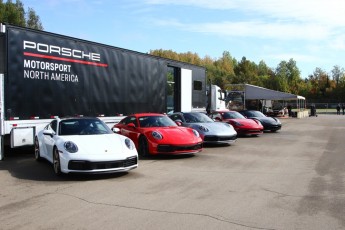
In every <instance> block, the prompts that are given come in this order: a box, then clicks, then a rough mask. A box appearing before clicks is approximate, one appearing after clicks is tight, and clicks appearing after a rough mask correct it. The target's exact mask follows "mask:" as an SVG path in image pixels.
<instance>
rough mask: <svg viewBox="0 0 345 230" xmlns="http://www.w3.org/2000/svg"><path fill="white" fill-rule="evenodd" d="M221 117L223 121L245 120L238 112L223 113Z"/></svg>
mask: <svg viewBox="0 0 345 230" xmlns="http://www.w3.org/2000/svg"><path fill="white" fill-rule="evenodd" d="M222 115H223V118H224V119H245V117H244V116H243V115H242V114H240V113H239V112H224V113H222Z"/></svg>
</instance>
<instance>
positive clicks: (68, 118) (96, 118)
mask: <svg viewBox="0 0 345 230" xmlns="http://www.w3.org/2000/svg"><path fill="white" fill-rule="evenodd" d="M71 119H77V120H86V119H95V120H100V119H99V118H98V117H61V118H58V120H60V121H65V120H71Z"/></svg>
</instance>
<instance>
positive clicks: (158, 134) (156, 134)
mask: <svg viewBox="0 0 345 230" xmlns="http://www.w3.org/2000/svg"><path fill="white" fill-rule="evenodd" d="M151 135H152V136H153V138H154V139H157V140H162V139H163V136H162V134H160V133H159V132H157V131H153V132H152V133H151Z"/></svg>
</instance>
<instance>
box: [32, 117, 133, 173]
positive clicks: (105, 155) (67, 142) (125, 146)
mask: <svg viewBox="0 0 345 230" xmlns="http://www.w3.org/2000/svg"><path fill="white" fill-rule="evenodd" d="M42 158H45V159H47V160H48V161H49V162H50V163H52V164H53V167H54V172H55V174H57V175H61V174H63V173H107V172H108V173H110V172H125V171H129V170H131V169H134V168H136V167H137V166H138V153H137V150H136V148H135V145H134V143H133V142H132V141H131V140H130V139H129V138H127V137H125V136H122V135H119V134H115V133H113V132H112V131H111V129H110V128H109V127H108V126H107V125H106V124H104V122H103V121H101V120H100V119H98V118H92V117H73V118H63V119H62V118H61V119H60V118H56V119H54V120H53V121H51V123H49V124H48V125H47V126H46V127H45V128H44V129H43V130H42V131H40V132H39V133H38V134H37V136H36V139H35V159H36V160H37V161H39V160H41V159H42Z"/></svg>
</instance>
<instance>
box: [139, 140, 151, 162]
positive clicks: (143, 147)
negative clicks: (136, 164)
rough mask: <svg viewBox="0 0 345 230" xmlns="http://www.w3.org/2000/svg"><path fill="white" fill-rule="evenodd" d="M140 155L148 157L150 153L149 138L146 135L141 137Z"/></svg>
mask: <svg viewBox="0 0 345 230" xmlns="http://www.w3.org/2000/svg"><path fill="white" fill-rule="evenodd" d="M138 153H139V155H140V156H142V157H147V156H149V155H150V153H149V145H148V143H147V139H146V137H144V136H141V137H140V138H139V151H138Z"/></svg>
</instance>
